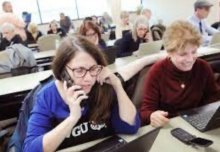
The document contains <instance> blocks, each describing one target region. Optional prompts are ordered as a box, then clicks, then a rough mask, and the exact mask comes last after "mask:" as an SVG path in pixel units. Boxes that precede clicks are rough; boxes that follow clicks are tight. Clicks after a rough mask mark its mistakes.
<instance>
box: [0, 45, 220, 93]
mask: <svg viewBox="0 0 220 152" xmlns="http://www.w3.org/2000/svg"><path fill="white" fill-rule="evenodd" d="M45 52H46V51H45ZM45 52H44V53H45ZM51 52H53V51H49V52H47V53H48V54H52V53H51ZM219 53H220V49H216V48H207V47H206V48H200V49H199V51H198V56H205V55H210V54H212V55H214V54H219ZM45 54H46V53H45ZM165 56H166V52H165V51H161V52H160V53H158V54H152V55H148V56H141V57H136V56H128V57H123V58H117V59H116V61H115V63H113V64H111V65H109V66H108V67H109V68H110V69H111V70H113V71H116V70H118V69H120V68H122V67H123V66H125V65H127V64H128V63H130V62H135V61H136V60H138V59H143V58H144V59H146V60H148V59H151V60H150V61H149V64H152V63H154V62H155V61H156V60H159V59H161V58H163V57H165ZM38 57H40V55H39V56H38ZM41 57H42V56H41ZM152 57H153V58H155V59H154V60H152ZM51 74H52V72H51V70H47V71H41V72H38V73H31V74H26V75H21V76H15V77H9V78H4V79H0V86H1V87H0V96H2V95H9V94H11V93H16V92H21V91H26V90H31V89H33V88H34V87H35V86H36V85H37V84H39V81H40V80H43V79H45V78H47V77H48V76H49V75H51Z"/></svg>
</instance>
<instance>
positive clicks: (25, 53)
mask: <svg viewBox="0 0 220 152" xmlns="http://www.w3.org/2000/svg"><path fill="white" fill-rule="evenodd" d="M0 58H3V59H1V60H0V73H6V72H11V69H16V68H20V67H34V66H36V65H37V63H36V60H35V58H34V54H33V52H32V51H31V49H29V48H27V47H25V46H24V45H22V44H13V45H11V46H8V47H7V48H6V50H5V51H2V52H0Z"/></svg>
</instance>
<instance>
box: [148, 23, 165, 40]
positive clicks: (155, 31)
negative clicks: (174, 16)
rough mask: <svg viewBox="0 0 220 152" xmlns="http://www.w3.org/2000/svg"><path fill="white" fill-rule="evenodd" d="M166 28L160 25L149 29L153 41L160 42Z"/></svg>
mask: <svg viewBox="0 0 220 152" xmlns="http://www.w3.org/2000/svg"><path fill="white" fill-rule="evenodd" d="M165 30H166V27H165V26H164V25H162V24H156V25H153V26H152V27H151V33H152V38H153V40H154V41H157V40H161V39H162V37H163V34H164V32H165Z"/></svg>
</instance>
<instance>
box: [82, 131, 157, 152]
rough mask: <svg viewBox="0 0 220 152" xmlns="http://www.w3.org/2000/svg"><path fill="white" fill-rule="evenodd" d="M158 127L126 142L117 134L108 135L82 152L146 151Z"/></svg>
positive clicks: (150, 145)
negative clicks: (108, 136)
mask: <svg viewBox="0 0 220 152" xmlns="http://www.w3.org/2000/svg"><path fill="white" fill-rule="evenodd" d="M159 130H160V128H156V129H153V130H152V131H150V132H148V133H146V134H144V135H142V136H141V137H139V138H137V139H135V140H133V141H131V142H128V143H127V142H126V141H125V140H124V139H122V138H121V137H119V136H116V135H115V136H113V137H110V138H108V139H106V140H104V141H102V142H100V143H98V144H96V145H94V146H92V147H90V148H88V149H86V150H83V151H82V152H128V151H132V152H133V151H137V152H147V151H149V150H150V149H151V147H152V145H153V143H154V141H155V139H156V137H157V135H158V133H159Z"/></svg>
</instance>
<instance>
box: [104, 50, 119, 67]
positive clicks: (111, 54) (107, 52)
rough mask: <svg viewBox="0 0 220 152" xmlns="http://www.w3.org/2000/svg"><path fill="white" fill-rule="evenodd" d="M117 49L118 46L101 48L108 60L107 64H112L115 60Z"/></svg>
mask: <svg viewBox="0 0 220 152" xmlns="http://www.w3.org/2000/svg"><path fill="white" fill-rule="evenodd" d="M117 50H118V48H117V47H116V46H111V47H107V48H106V49H104V50H103V52H104V54H105V57H106V59H107V61H108V64H112V63H114V62H115V59H116V56H117Z"/></svg>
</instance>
